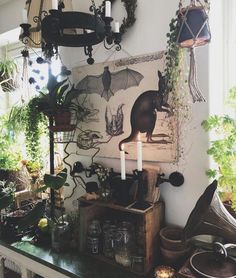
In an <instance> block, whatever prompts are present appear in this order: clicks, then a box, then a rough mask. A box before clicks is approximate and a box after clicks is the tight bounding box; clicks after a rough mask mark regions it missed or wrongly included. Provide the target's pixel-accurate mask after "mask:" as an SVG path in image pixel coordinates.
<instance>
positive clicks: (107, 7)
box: [105, 1, 111, 17]
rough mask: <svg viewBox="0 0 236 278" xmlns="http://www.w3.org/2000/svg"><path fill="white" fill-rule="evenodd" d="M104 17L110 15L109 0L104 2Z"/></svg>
mask: <svg viewBox="0 0 236 278" xmlns="http://www.w3.org/2000/svg"><path fill="white" fill-rule="evenodd" d="M105 17H111V1H106V2H105Z"/></svg>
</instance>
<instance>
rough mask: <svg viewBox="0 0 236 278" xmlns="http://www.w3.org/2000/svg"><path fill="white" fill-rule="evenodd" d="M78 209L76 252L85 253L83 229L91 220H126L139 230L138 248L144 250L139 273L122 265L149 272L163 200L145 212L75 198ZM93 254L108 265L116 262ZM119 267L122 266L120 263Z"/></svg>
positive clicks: (154, 253) (159, 227)
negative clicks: (78, 223)
mask: <svg viewBox="0 0 236 278" xmlns="http://www.w3.org/2000/svg"><path fill="white" fill-rule="evenodd" d="M79 211H80V235H79V236H80V251H81V252H83V253H87V245H86V240H87V230H88V226H89V224H90V223H91V221H92V220H93V219H98V220H100V222H101V223H102V222H103V221H104V220H105V219H112V220H113V221H117V222H121V221H129V222H131V223H132V224H133V225H134V228H135V229H141V231H142V233H141V237H142V238H141V240H139V244H140V242H142V249H143V253H144V265H143V272H136V271H134V270H133V268H131V267H130V268H125V269H127V270H129V271H132V272H135V273H137V274H140V275H145V274H147V273H149V272H150V271H151V270H152V269H153V267H154V264H156V263H157V262H156V256H157V250H158V242H157V240H158V235H159V231H160V229H161V226H162V223H163V220H164V203H163V202H158V203H156V204H154V205H152V206H151V207H150V208H148V209H146V210H145V211H142V210H137V209H132V208H130V207H122V206H118V205H115V204H112V203H105V202H102V201H86V200H84V199H82V198H80V199H79ZM92 256H93V257H95V258H97V259H99V260H103V261H106V262H108V263H110V264H114V265H117V266H120V265H118V264H117V263H116V262H115V260H113V259H108V258H107V257H105V256H104V255H103V254H102V252H101V254H99V255H92ZM120 267H122V266H120Z"/></svg>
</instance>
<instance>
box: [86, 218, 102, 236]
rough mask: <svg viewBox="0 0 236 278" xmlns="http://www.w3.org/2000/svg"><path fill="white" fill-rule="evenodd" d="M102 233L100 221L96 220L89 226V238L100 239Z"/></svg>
mask: <svg viewBox="0 0 236 278" xmlns="http://www.w3.org/2000/svg"><path fill="white" fill-rule="evenodd" d="M101 233H102V229H101V225H100V222H99V220H97V219H94V220H92V221H91V223H90V224H89V226H88V236H91V237H100V235H101Z"/></svg>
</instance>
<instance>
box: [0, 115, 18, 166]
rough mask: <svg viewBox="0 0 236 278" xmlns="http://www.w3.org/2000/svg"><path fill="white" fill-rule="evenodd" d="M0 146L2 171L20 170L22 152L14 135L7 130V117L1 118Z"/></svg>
mask: <svg viewBox="0 0 236 278" xmlns="http://www.w3.org/2000/svg"><path fill="white" fill-rule="evenodd" d="M0 146H1V148H0V169H1V170H7V171H17V170H19V162H20V161H21V151H20V149H19V146H18V144H17V142H16V140H15V138H14V135H13V134H12V133H11V132H10V131H9V130H8V128H7V125H6V117H5V116H2V117H1V118H0Z"/></svg>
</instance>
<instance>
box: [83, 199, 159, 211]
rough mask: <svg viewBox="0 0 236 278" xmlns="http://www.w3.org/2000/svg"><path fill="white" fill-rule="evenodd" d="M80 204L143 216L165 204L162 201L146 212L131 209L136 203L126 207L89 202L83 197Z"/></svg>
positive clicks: (97, 201)
mask: <svg viewBox="0 0 236 278" xmlns="http://www.w3.org/2000/svg"><path fill="white" fill-rule="evenodd" d="M79 202H80V205H83V204H84V205H86V204H87V205H96V206H99V207H104V208H110V209H115V210H120V211H124V212H130V213H134V214H141V215H143V214H145V213H147V212H150V211H152V210H153V208H154V207H157V206H162V205H163V202H161V201H160V202H158V203H156V204H150V207H149V208H147V209H146V210H139V209H134V208H131V207H132V205H133V204H134V203H132V204H130V205H128V206H126V207H124V206H120V205H116V204H115V203H112V202H105V201H101V200H96V201H88V200H85V199H84V198H83V197H81V198H79Z"/></svg>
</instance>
